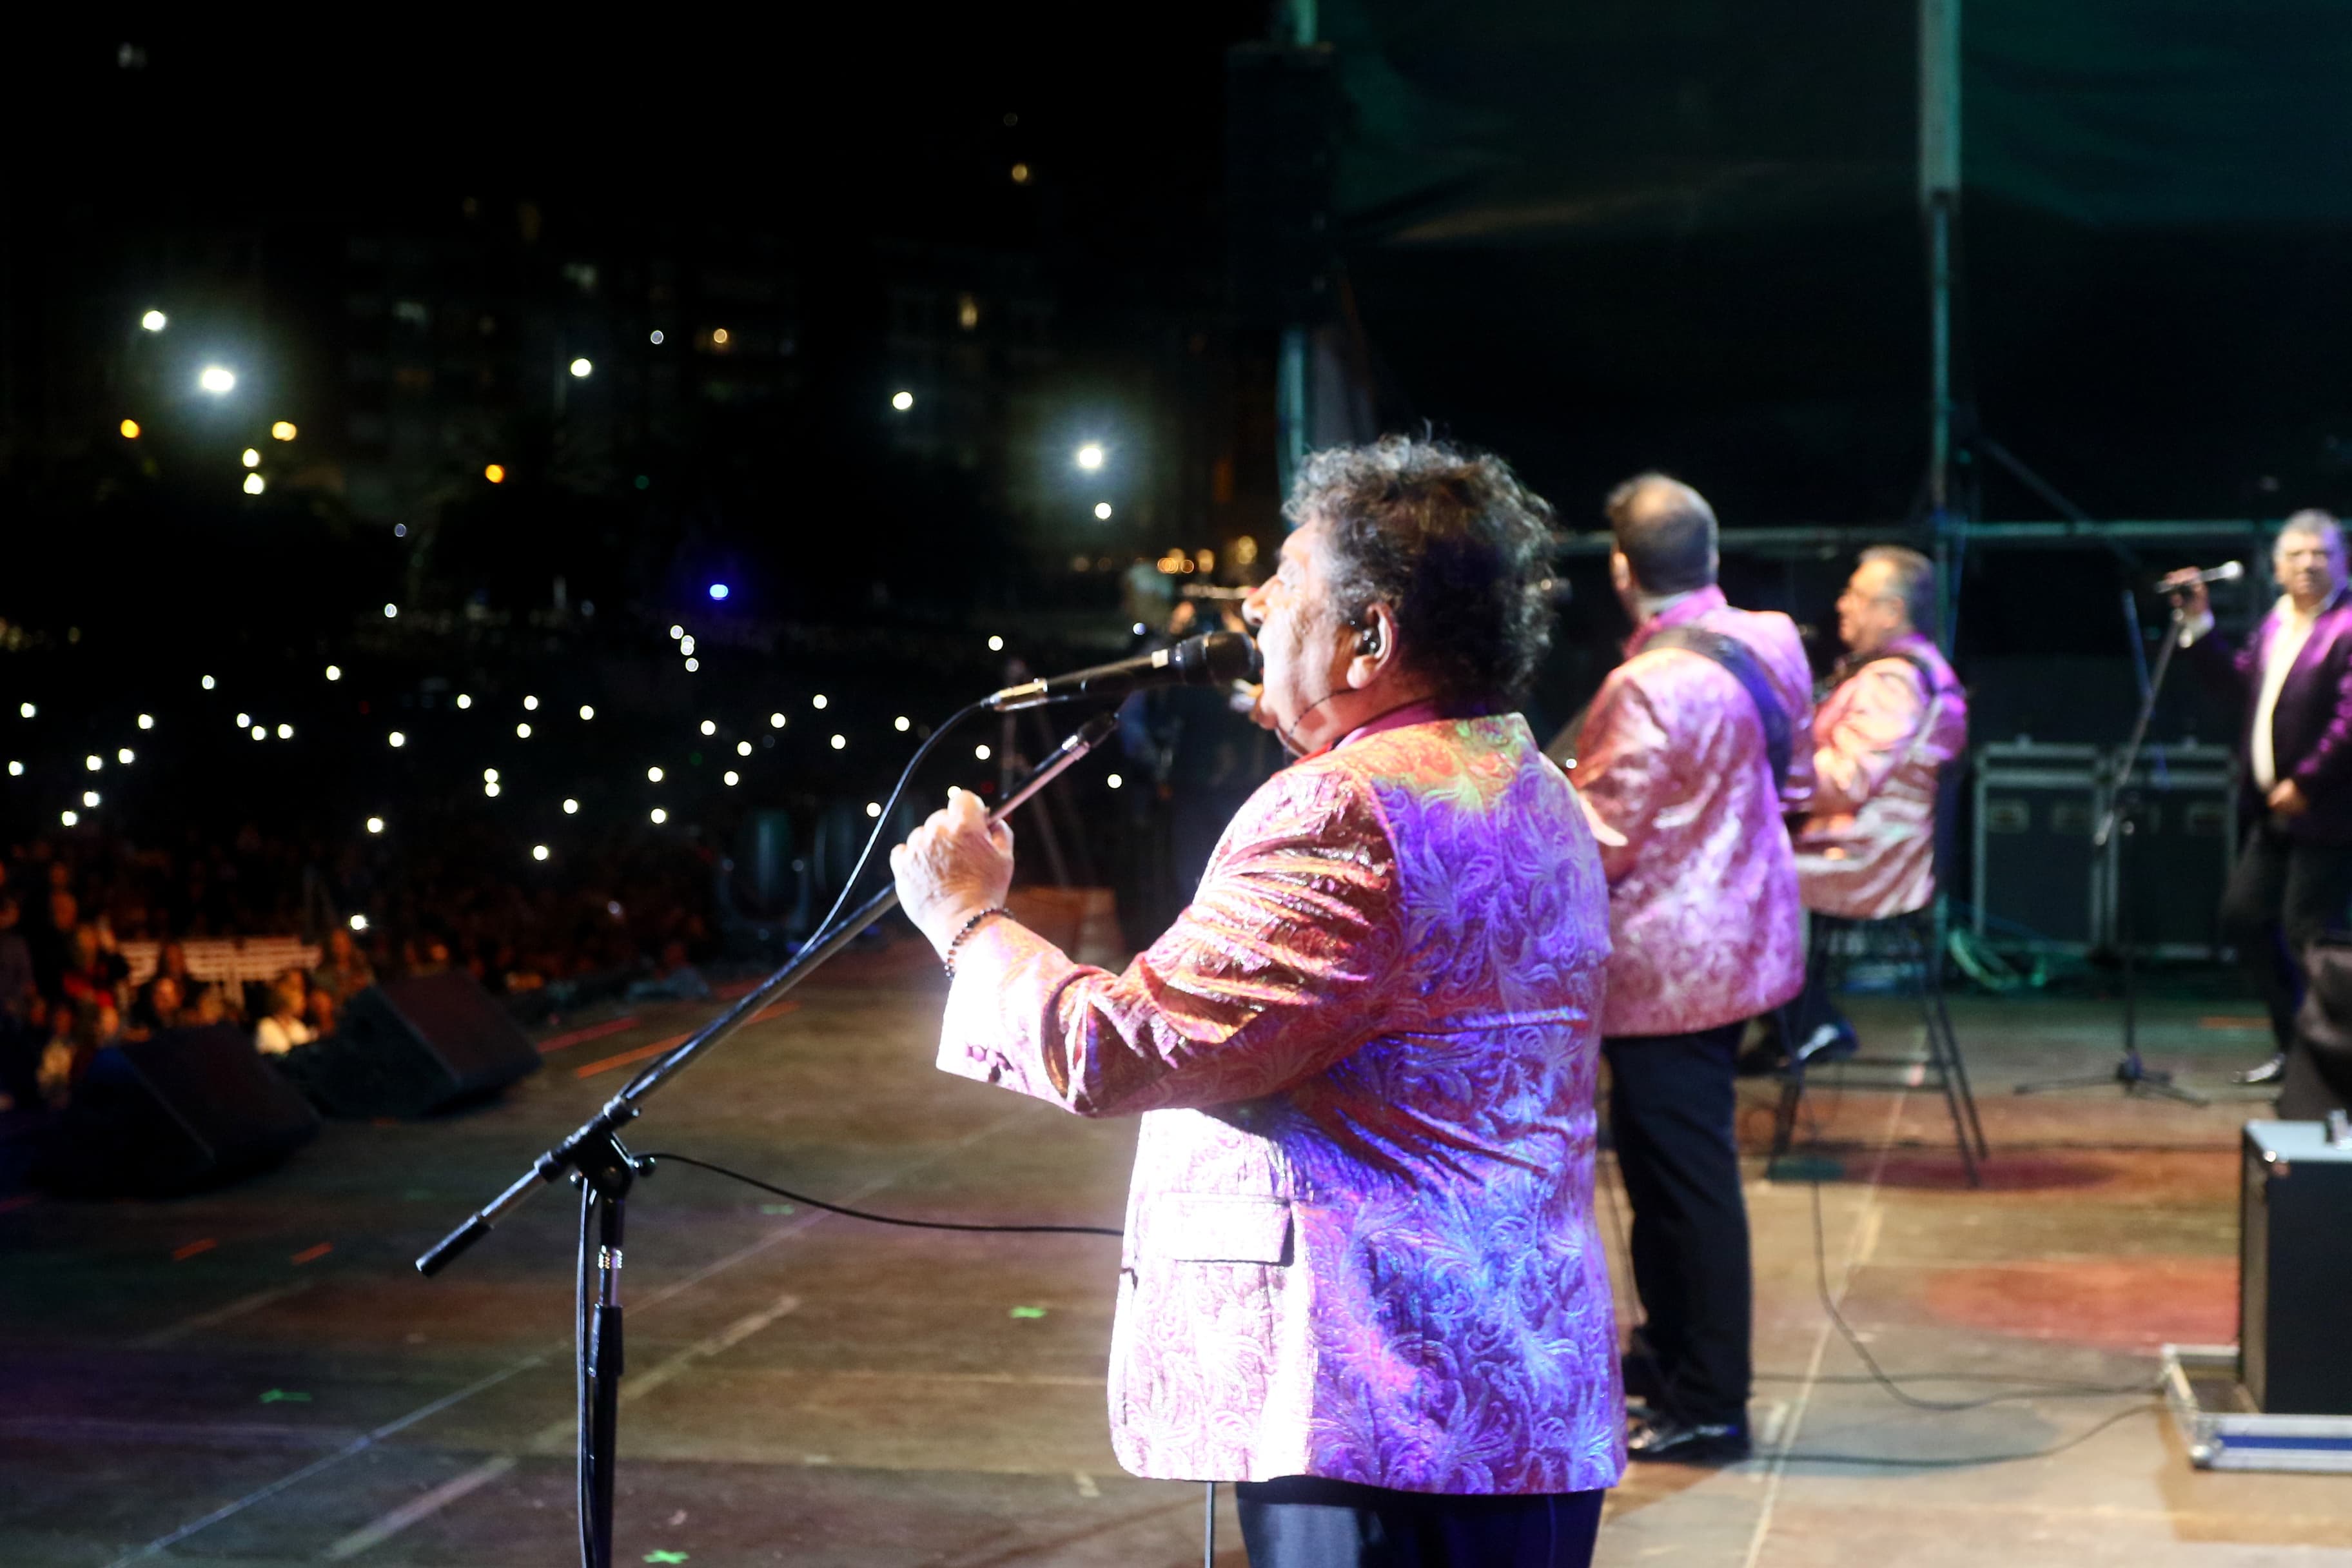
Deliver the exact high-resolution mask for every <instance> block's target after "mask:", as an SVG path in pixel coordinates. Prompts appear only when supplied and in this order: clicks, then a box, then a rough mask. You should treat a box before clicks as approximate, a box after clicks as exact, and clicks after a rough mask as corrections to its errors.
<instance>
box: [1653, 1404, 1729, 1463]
mask: <svg viewBox="0 0 2352 1568" xmlns="http://www.w3.org/2000/svg"><path fill="white" fill-rule="evenodd" d="M1749 1452H1750V1445H1749V1443H1748V1427H1747V1426H1746V1425H1745V1424H1744V1423H1740V1422H1725V1423H1723V1424H1722V1425H1720V1426H1693V1425H1691V1424H1690V1423H1688V1422H1684V1421H1676V1420H1674V1419H1672V1418H1671V1417H1668V1416H1662V1415H1649V1416H1647V1417H1646V1418H1645V1417H1641V1416H1636V1417H1634V1418H1633V1419H1632V1420H1629V1421H1628V1422H1626V1424H1625V1457H1626V1458H1629V1459H1634V1460H1639V1461H1643V1462H1646V1463H1651V1464H1669V1465H1730V1464H1737V1463H1738V1461H1739V1460H1741V1459H1744V1458H1748V1453H1749Z"/></svg>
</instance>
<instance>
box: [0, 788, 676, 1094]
mask: <svg viewBox="0 0 2352 1568" xmlns="http://www.w3.org/2000/svg"><path fill="white" fill-rule="evenodd" d="M514 858H515V856H514V849H513V846H512V845H510V844H507V843H504V842H502V841H491V840H489V839H488V838H486V837H485V836H484V834H483V833H482V831H481V830H479V829H468V828H467V827H466V826H463V825H454V826H451V827H450V828H448V829H447V831H446V835H445V836H444V837H441V838H439V839H438V840H437V841H436V842H433V843H430V844H428V845H425V846H422V847H418V846H405V847H404V848H403V850H402V852H400V853H397V854H395V853H393V852H391V851H389V850H385V849H382V848H375V847H369V846H365V845H358V846H347V847H343V848H341V850H334V851H331V850H329V849H328V848H326V847H322V846H319V845H309V846H304V845H299V844H296V843H293V842H290V841H287V840H282V839H273V838H271V837H268V836H266V835H264V834H262V833H261V832H259V831H258V830H257V829H256V828H253V827H247V828H244V829H243V830H241V831H239V832H238V833H237V834H236V835H235V836H234V837H230V838H228V839H227V840H226V842H215V841H211V840H207V839H205V838H203V837H200V836H196V835H193V834H192V835H190V836H189V837H187V839H186V840H185V841H184V844H183V845H182V846H180V847H178V848H176V849H159V848H156V847H149V846H142V845H137V844H134V843H132V842H131V841H128V840H124V839H116V838H110V837H102V836H99V835H93V834H88V833H85V834H81V835H78V836H71V837H61V838H57V839H49V838H38V839H34V840H31V841H29V842H27V843H24V844H20V845H16V846H15V847H9V848H7V849H6V850H5V853H0V1109H7V1108H10V1107H13V1108H15V1109H17V1110H32V1109H38V1108H42V1107H48V1108H56V1107H59V1106H61V1105H63V1104H64V1103H66V1102H67V1101H68V1100H70V1098H71V1096H72V1092H73V1086H74V1084H75V1083H76V1082H77V1081H78V1080H79V1078H80V1077H81V1076H82V1075H83V1074H84V1073H85V1072H86V1071H87V1070H88V1068H89V1064H90V1062H91V1061H92V1059H93V1058H95V1057H96V1056H97V1054H98V1053H99V1052H100V1050H103V1049H104V1048H106V1047H109V1046H111V1045H115V1044H119V1043H121V1042H125V1041H137V1040H142V1039H145V1038H149V1037H152V1036H153V1035H155V1034H157V1033H158V1032H160V1031H163V1030H168V1029H175V1028H190V1027H204V1026H218V1025H229V1026H236V1027H238V1028H241V1029H244V1030H246V1031H247V1034H248V1035H249V1036H250V1037H252V1039H253V1042H254V1045H255V1048H256V1049H257V1050H259V1051H261V1052H263V1053H265V1054H269V1055H280V1054H284V1053H287V1052H290V1051H296V1050H300V1049H302V1048H304V1047H307V1046H309V1045H310V1044H312V1043H313V1042H315V1041H317V1040H319V1039H320V1038H321V1037H325V1036H328V1035H331V1034H332V1033H334V1031H335V1027H336V1024H337V1020H338V1018H339V1017H340V1016H341V1013H342V1011H343V1009H344V1008H345V1007H347V1006H348V1005H349V1004H350V1002H351V999H352V997H353V996H354V995H356V994H358V993H359V992H361V991H362V990H364V989H365V988H366V987H367V986H369V985H371V984H374V983H375V982H376V981H377V980H378V979H379V978H394V977H400V976H405V975H416V974H431V973H445V972H447V971H450V970H462V971H465V972H467V973H471V974H472V975H473V976H474V977H475V978H476V979H478V980H479V981H480V982H481V983H482V984H484V985H485V986H486V987H487V988H488V989H489V990H490V991H491V992H493V993H494V994H506V995H510V996H520V995H523V994H530V993H538V992H541V991H542V990H544V989H545V988H548V987H551V986H552V987H557V988H559V989H561V988H563V987H566V986H570V987H572V988H573V989H575V990H577V989H580V988H581V987H582V986H583V983H586V982H590V981H609V982H610V983H611V989H613V990H614V991H615V992H616V993H617V992H618V991H619V990H620V989H621V988H623V987H625V986H626V985H628V984H630V982H631V981H632V980H638V981H642V980H644V979H645V978H646V977H647V976H650V975H654V974H656V973H664V974H670V973H677V972H678V971H679V970H680V969H681V968H683V966H684V965H685V964H686V963H687V961H688V956H689V955H700V954H703V953H707V952H708V950H709V945H710V941H711V926H710V921H709V913H708V910H709V883H710V878H709V869H708V868H707V866H706V865H705V864H704V862H703V860H702V859H701V858H700V857H699V855H698V854H697V853H696V852H695V851H694V850H693V849H692V848H691V847H687V846H684V845H680V844H677V843H676V842H667V843H664V842H658V841H656V842H646V841H642V840H640V841H636V842H633V843H623V844H618V845H615V846H614V847H611V848H610V849H608V850H606V851H604V852H601V853H589V854H583V855H582V856H581V857H579V858H578V863H576V864H572V865H568V866H566V867H565V868H562V870H561V871H560V872H555V873H551V874H549V875H546V876H545V877H543V878H540V879H534V880H532V881H531V882H530V884H529V885H526V883H525V881H524V880H523V879H520V877H519V876H514V875H500V874H499V872H498V871H497V870H496V869H494V868H497V867H499V866H501V865H504V864H508V863H510V862H512V861H513V860H514ZM354 917H356V918H354ZM229 936H236V937H260V936H281V937H282V936H299V937H301V938H303V939H304V941H305V942H306V943H312V944H315V945H316V947H317V952H318V959H317V963H315V964H314V965H312V966H310V967H308V968H304V967H289V968H287V969H285V970H284V971H283V972H281V973H278V974H277V975H276V976H274V977H273V978H271V979H269V980H268V981H267V982H258V983H246V982H235V981H227V980H218V979H212V980H208V979H205V978H203V977H200V976H198V975H197V974H195V973H193V972H192V971H191V969H190V967H189V962H188V952H187V947H186V945H185V943H186V942H190V941H197V940H201V939H205V938H219V937H229ZM126 942H156V943H158V944H159V945H158V946H157V947H156V950H155V962H154V968H153V972H152V973H150V974H146V975H144V976H142V977H141V978H140V979H139V980H138V981H137V982H136V983H135V984H134V983H133V981H132V978H131V963H130V962H129V960H128V959H127V958H126V957H125V956H124V953H123V951H122V948H123V944H124V943H126ZM655 953H658V954H660V955H661V962H660V963H659V964H657V965H656V964H654V963H648V962H647V958H646V955H649V954H655ZM688 973H691V971H688Z"/></svg>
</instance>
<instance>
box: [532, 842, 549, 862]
mask: <svg viewBox="0 0 2352 1568" xmlns="http://www.w3.org/2000/svg"><path fill="white" fill-rule="evenodd" d="M530 858H532V859H534V860H544V859H546V858H547V846H546V845H544V844H534V845H532V846H531V847H530Z"/></svg>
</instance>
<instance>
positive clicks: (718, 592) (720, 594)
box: [710, 583, 727, 599]
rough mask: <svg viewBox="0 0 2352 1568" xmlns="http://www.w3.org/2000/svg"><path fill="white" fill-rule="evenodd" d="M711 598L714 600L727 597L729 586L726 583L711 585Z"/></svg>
mask: <svg viewBox="0 0 2352 1568" xmlns="http://www.w3.org/2000/svg"><path fill="white" fill-rule="evenodd" d="M710 596H711V597H712V598H714V599H723V598H725V597H726V596H727V584H724V583H713V584H710Z"/></svg>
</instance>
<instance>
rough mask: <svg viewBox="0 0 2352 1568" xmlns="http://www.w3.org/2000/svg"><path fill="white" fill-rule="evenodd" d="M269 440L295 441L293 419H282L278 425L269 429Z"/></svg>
mask: <svg viewBox="0 0 2352 1568" xmlns="http://www.w3.org/2000/svg"><path fill="white" fill-rule="evenodd" d="M269 438H270V439H271V440H273V441H291V440H292V439H294V421H292V420H291V419H280V420H279V421H278V423H277V424H275V425H272V426H270V427H269Z"/></svg>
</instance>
